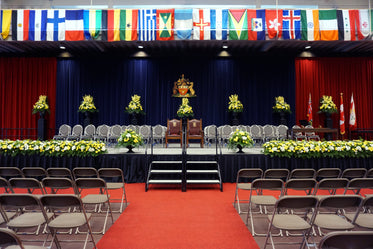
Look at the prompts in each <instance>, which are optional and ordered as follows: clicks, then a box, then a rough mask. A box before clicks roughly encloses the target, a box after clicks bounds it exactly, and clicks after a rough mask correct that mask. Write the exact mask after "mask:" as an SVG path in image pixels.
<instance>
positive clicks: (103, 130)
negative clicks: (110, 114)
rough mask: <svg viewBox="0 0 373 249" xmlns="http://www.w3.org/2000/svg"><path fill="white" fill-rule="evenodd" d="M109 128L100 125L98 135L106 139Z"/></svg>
mask: <svg viewBox="0 0 373 249" xmlns="http://www.w3.org/2000/svg"><path fill="white" fill-rule="evenodd" d="M109 130H110V127H109V126H107V125H102V126H101V127H100V129H99V130H98V135H99V136H102V137H107V135H108V134H109Z"/></svg>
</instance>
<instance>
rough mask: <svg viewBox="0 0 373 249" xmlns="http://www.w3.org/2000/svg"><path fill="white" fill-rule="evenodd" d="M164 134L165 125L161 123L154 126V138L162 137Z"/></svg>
mask: <svg viewBox="0 0 373 249" xmlns="http://www.w3.org/2000/svg"><path fill="white" fill-rule="evenodd" d="M163 136H164V134H163V127H162V125H160V124H157V125H155V126H153V138H158V139H159V138H162V137H163Z"/></svg>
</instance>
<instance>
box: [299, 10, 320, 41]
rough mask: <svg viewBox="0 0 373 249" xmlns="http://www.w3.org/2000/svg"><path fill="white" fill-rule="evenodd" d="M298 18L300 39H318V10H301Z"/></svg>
mask: <svg viewBox="0 0 373 249" xmlns="http://www.w3.org/2000/svg"><path fill="white" fill-rule="evenodd" d="M300 20H301V23H302V40H306V41H317V40H320V28H319V11H318V10H301V11H300Z"/></svg>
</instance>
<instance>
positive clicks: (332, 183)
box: [315, 178, 349, 194]
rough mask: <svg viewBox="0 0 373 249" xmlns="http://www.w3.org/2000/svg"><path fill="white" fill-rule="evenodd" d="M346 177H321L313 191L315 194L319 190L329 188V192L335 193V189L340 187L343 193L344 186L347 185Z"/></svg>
mask: <svg viewBox="0 0 373 249" xmlns="http://www.w3.org/2000/svg"><path fill="white" fill-rule="evenodd" d="M348 182H349V181H348V179H347V178H325V179H321V180H320V181H319V182H318V184H317V188H316V191H315V194H316V193H317V191H319V190H329V194H332V193H335V190H337V189H341V190H343V192H342V193H341V194H343V193H344V192H345V190H346V187H347V185H348Z"/></svg>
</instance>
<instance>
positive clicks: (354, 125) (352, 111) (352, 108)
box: [349, 93, 357, 131]
mask: <svg viewBox="0 0 373 249" xmlns="http://www.w3.org/2000/svg"><path fill="white" fill-rule="evenodd" d="M353 95H354V94H353V93H352V94H351V102H350V121H349V125H350V131H352V130H355V129H356V128H357V122H356V113H355V102H354V96H353Z"/></svg>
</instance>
